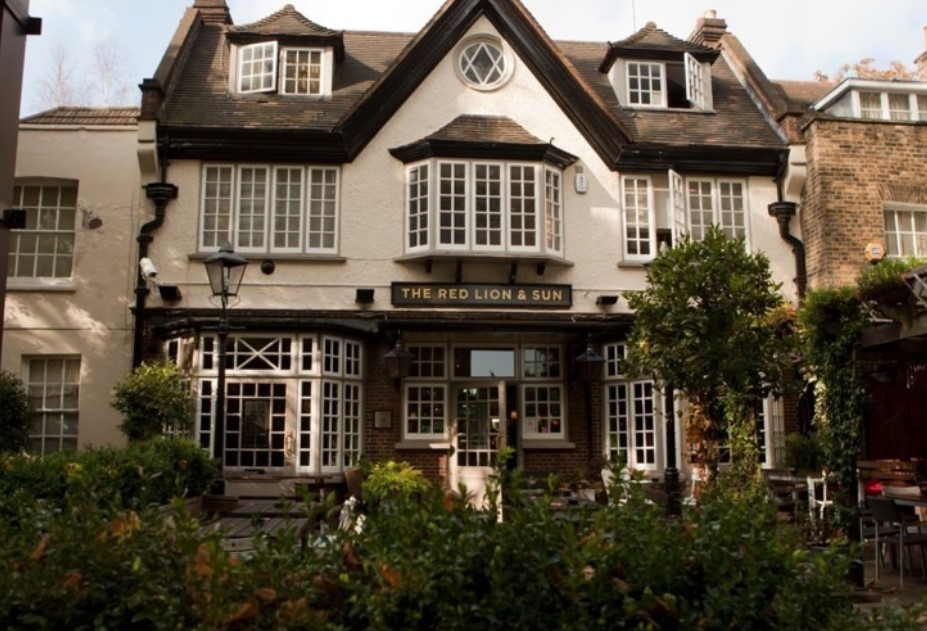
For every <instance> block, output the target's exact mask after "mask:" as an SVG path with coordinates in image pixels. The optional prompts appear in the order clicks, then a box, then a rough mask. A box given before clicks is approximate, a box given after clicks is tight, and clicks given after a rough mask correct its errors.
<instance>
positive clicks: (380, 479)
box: [363, 460, 431, 506]
mask: <svg viewBox="0 0 927 631" xmlns="http://www.w3.org/2000/svg"><path fill="white" fill-rule="evenodd" d="M430 488H431V484H430V483H429V482H428V480H427V479H426V478H425V475H424V474H423V473H422V472H421V471H419V470H418V469H416V468H414V467H413V466H412V465H410V464H409V463H408V462H395V461H393V460H389V461H387V462H377V463H374V464H373V465H371V466H370V467H369V469H368V471H367V473H366V477H365V479H364V487H363V489H364V501H365V502H367V503H368V504H371V505H374V506H377V505H379V504H381V503H382V502H383V500H386V499H390V500H392V501H395V500H396V499H399V498H401V499H409V498H416V497H419V496H420V495H422V494H423V493H425V492H427V491H428V490H429V489H430Z"/></svg>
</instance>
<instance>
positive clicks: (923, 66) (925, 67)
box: [914, 26, 927, 81]
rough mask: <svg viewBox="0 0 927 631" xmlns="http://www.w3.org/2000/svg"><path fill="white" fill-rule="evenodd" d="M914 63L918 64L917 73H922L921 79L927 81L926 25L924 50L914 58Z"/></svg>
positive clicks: (925, 29)
mask: <svg viewBox="0 0 927 631" xmlns="http://www.w3.org/2000/svg"><path fill="white" fill-rule="evenodd" d="M914 64H915V65H916V66H917V74H918V75H920V78H921V80H923V81H927V26H925V27H924V52H922V53H921V54H920V55H919V56H918V58H917V59H915V60H914Z"/></svg>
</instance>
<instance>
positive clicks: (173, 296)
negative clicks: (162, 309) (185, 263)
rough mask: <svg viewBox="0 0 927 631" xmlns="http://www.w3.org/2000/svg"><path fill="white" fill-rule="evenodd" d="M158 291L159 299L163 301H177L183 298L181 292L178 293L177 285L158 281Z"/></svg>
mask: <svg viewBox="0 0 927 631" xmlns="http://www.w3.org/2000/svg"><path fill="white" fill-rule="evenodd" d="M158 293H159V294H161V300H163V301H164V302H177V301H178V300H180V299H181V298H183V294H181V293H180V287H178V286H177V285H168V284H164V283H158Z"/></svg>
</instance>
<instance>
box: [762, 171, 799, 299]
mask: <svg viewBox="0 0 927 631" xmlns="http://www.w3.org/2000/svg"><path fill="white" fill-rule="evenodd" d="M784 156H785V154H784V153H783V154H780V158H779V169H778V172H777V173H776V192H777V197H778V200H779V201H777V202H774V203H772V204H770V205H769V216H770V217H775V218H776V221H778V222H779V236H780V237H782V240H783V241H785V242H786V243H788V244H789V245H790V246H792V254H793V255H795V285H796V288H797V291H798V302H799V304H801V303H802V302H803V301H804V299H805V292H806V291H807V289H808V272H807V268H806V267H805V244H804V243H802V242H801V240H800V239H798V238H797V237H796V236H795V235H793V234H792V233H791V232H789V222H790V221H791V219H792V217H794V216H795V215H796V214H797V210H798V204H796V203H795V202H786V201H783V200H782V175H783V172H784V171H785V166H786V160H785V158H784Z"/></svg>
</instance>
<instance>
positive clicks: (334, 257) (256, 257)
mask: <svg viewBox="0 0 927 631" xmlns="http://www.w3.org/2000/svg"><path fill="white" fill-rule="evenodd" d="M213 254H215V252H194V253H193V254H190V255H189V256H187V259H188V260H190V261H202V260H205V259H206V258H207V257H209V256H212V255H213ZM236 254H241V255H242V256H243V257H245V258H246V259H250V260H252V261H311V262H315V263H345V262H347V260H348V259H347V257H345V256H341V255H340V254H287V253H283V254H278V253H271V252H236Z"/></svg>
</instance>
